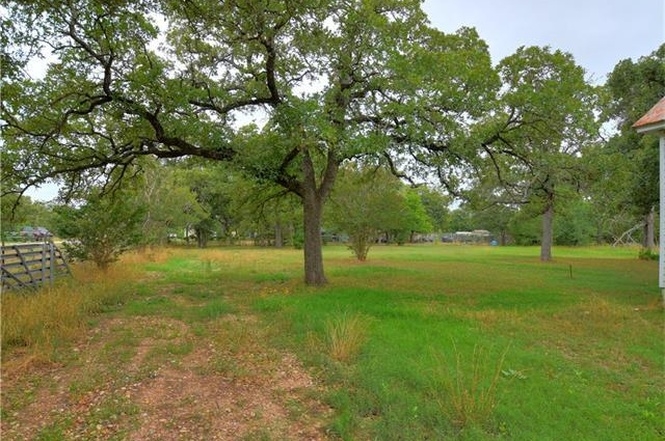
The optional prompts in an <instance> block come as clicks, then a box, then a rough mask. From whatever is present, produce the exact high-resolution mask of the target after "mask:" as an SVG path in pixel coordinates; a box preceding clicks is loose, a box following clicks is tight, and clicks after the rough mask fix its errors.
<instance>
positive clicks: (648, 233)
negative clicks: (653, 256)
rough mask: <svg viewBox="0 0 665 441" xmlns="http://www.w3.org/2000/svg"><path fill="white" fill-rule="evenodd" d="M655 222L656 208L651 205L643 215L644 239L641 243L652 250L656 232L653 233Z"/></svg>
mask: <svg viewBox="0 0 665 441" xmlns="http://www.w3.org/2000/svg"><path fill="white" fill-rule="evenodd" d="M655 223H656V209H655V207H651V211H650V212H649V214H647V215H646V216H644V241H643V243H642V245H643V246H644V248H646V249H647V250H649V251H654V250H655V249H656V233H655Z"/></svg>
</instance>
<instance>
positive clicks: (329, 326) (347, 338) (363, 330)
mask: <svg viewBox="0 0 665 441" xmlns="http://www.w3.org/2000/svg"><path fill="white" fill-rule="evenodd" d="M325 330H326V343H327V349H328V353H329V355H330V357H331V358H332V359H333V360H336V361H340V362H343V363H348V362H350V361H352V360H353V359H354V358H355V357H356V356H357V355H358V354H359V353H360V350H361V348H362V345H363V344H364V343H365V340H366V338H367V330H368V324H367V320H366V319H365V318H364V317H363V316H362V315H360V314H349V313H343V314H339V315H336V316H334V317H330V318H328V319H327V320H326V322H325Z"/></svg>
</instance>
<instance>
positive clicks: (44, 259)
mask: <svg viewBox="0 0 665 441" xmlns="http://www.w3.org/2000/svg"><path fill="white" fill-rule="evenodd" d="M47 256H48V253H47V252H46V242H42V276H41V282H42V284H44V283H46V279H47V273H46V270H47V269H48V267H47V266H46V257H47Z"/></svg>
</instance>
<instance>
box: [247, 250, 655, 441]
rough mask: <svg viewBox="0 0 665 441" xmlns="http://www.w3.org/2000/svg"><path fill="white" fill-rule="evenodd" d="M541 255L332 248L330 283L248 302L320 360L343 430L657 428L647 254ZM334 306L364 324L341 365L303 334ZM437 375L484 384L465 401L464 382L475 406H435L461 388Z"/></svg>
mask: <svg viewBox="0 0 665 441" xmlns="http://www.w3.org/2000/svg"><path fill="white" fill-rule="evenodd" d="M555 252H556V255H557V259H556V261H555V262H553V263H551V264H543V263H540V262H539V261H538V260H537V249H535V248H483V247H445V246H437V247H402V248H399V247H382V248H377V249H375V250H372V253H371V254H370V259H369V260H368V262H367V263H366V264H358V263H356V262H353V261H352V260H351V259H350V258H345V257H344V256H343V255H340V253H339V250H337V249H331V250H328V255H327V262H328V273H329V276H330V279H331V281H332V282H331V284H330V286H328V287H326V288H324V289H323V290H312V289H297V290H295V292H294V293H292V294H291V295H289V296H288V297H282V296H270V297H266V298H262V299H260V300H258V301H256V303H255V309H256V310H257V311H259V312H261V313H263V314H264V315H267V317H268V318H267V319H268V320H271V321H275V322H279V323H282V324H283V326H284V327H285V329H286V330H287V331H288V332H287V333H286V334H285V335H288V338H282V344H284V345H287V346H288V347H290V348H292V349H294V350H298V348H305V349H304V350H300V353H301V354H302V356H303V357H304V358H306V359H308V360H310V363H312V364H314V365H316V366H319V367H321V366H324V368H325V370H324V372H326V375H327V376H328V377H327V378H328V379H329V381H330V387H331V388H332V392H331V394H330V396H329V400H330V403H331V404H332V405H333V406H334V407H335V408H336V409H337V412H338V416H337V417H336V419H335V420H334V421H333V422H332V423H331V429H332V430H333V431H335V432H336V433H337V434H338V436H339V437H340V438H342V439H382V440H392V439H395V440H401V439H413V440H418V439H442V438H445V439H483V440H484V439H500V438H508V439H515V440H533V439H539V440H547V439H552V440H557V439H598V440H624V439H634V437H635V434H636V433H639V434H640V435H639V437H640V438H639V439H645V440H650V439H654V440H655V439H660V438H661V437H662V436H663V435H664V434H665V429H664V428H663V424H662V421H663V419H662V417H663V416H664V415H663V402H664V397H663V394H662V391H663V379H662V372H663V344H662V335H663V327H662V309H661V308H660V307H659V303H658V302H659V294H658V289H657V280H656V276H657V268H656V265H654V264H653V263H649V262H644V261H639V260H637V259H636V257H635V254H634V253H633V252H632V251H631V252H626V250H624V249H611V248H584V249H563V250H558V249H557V250H556V251H555ZM571 266H572V277H571ZM335 313H337V314H349V313H353V314H359V315H362V316H364V317H367V318H369V322H370V323H371V326H370V330H369V332H368V335H367V339H366V342H365V344H364V347H363V349H362V352H361V354H360V356H359V357H357V361H356V363H355V364H354V365H353V366H352V367H351V368H343V367H342V368H340V367H339V366H337V365H332V364H330V363H329V362H328V361H327V360H326V358H325V357H324V356H322V355H321V350H320V348H319V347H317V346H316V345H312V344H309V345H308V344H307V342H308V340H309V341H312V340H313V341H315V342H316V341H318V340H319V339H320V338H324V336H325V332H326V330H325V325H324V324H325V323H326V320H330V318H329V317H330V315H331V314H335ZM312 335H314V337H312ZM478 348H481V349H480V350H481V351H482V354H483V356H482V357H478V356H477V354H478V351H479V349H478ZM474 353H475V354H476V355H474ZM442 365H443V366H442ZM497 366H499V367H500V369H499V371H500V372H501V375H500V376H499V377H496V372H497V370H496V369H497ZM442 373H447V374H448V375H449V377H450V378H448V379H446V378H445V375H443V374H442ZM481 373H482V375H481ZM452 377H454V378H452ZM437 378H438V379H439V381H437V380H436V379H437ZM443 379H446V380H450V382H452V383H449V384H453V385H456V384H457V382H458V381H461V382H468V383H470V384H471V386H469V387H468V389H469V390H471V389H473V387H472V386H473V384H477V385H478V388H477V389H480V388H481V386H482V385H483V384H485V385H491V384H494V387H495V389H494V390H493V396H492V397H491V400H490V401H491V402H490V403H489V404H486V405H484V408H483V409H480V408H481V407H483V405H482V403H480V401H482V399H483V398H482V394H481V393H480V392H476V398H475V401H476V402H475V403H474V402H473V401H474V398H473V397H467V398H468V399H467V401H470V402H469V403H467V404H466V407H467V409H470V410H468V412H469V413H474V412H475V413H477V414H478V415H470V416H469V418H466V419H464V418H460V416H459V412H457V411H455V410H454V407H455V406H454V405H452V404H451V405H449V404H450V403H454V402H455V400H460V399H461V398H460V397H462V398H464V397H463V395H464V393H465V392H459V390H458V393H457V397H456V396H454V395H455V394H454V393H451V387H450V386H448V387H443V386H442V384H443V383H445V382H443V383H442V381H440V380H443ZM469 394H470V395H473V394H472V393H471V392H469ZM451 406H452V408H453V409H452V410H451ZM460 406H463V404H459V403H458V405H457V407H458V408H459V407H460ZM473 406H477V407H478V410H473ZM488 409H490V410H491V411H488ZM460 420H463V421H461V423H460Z"/></svg>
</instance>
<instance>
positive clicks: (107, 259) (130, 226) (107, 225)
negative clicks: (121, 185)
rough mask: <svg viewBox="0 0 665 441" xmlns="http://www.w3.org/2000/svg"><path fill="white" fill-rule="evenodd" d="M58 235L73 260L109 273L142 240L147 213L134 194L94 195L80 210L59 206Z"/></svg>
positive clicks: (91, 195) (90, 196) (92, 194)
mask: <svg viewBox="0 0 665 441" xmlns="http://www.w3.org/2000/svg"><path fill="white" fill-rule="evenodd" d="M56 213H57V215H58V219H57V231H58V233H59V235H60V237H62V238H64V239H67V241H65V243H64V244H63V245H64V248H65V250H66V252H67V254H68V256H69V257H70V258H77V259H82V260H90V261H92V262H94V263H95V264H96V265H97V266H98V267H99V268H101V269H106V268H108V266H109V265H110V264H111V263H113V262H115V261H116V260H117V259H118V256H120V255H121V254H122V253H124V252H125V251H127V250H129V249H130V248H131V247H132V246H134V245H136V244H138V243H139V242H140V240H141V229H140V225H141V221H142V219H143V214H144V209H143V207H142V206H140V205H139V204H138V203H137V201H136V199H134V198H132V195H131V194H128V193H121V192H120V191H118V192H116V193H112V194H107V195H102V194H100V193H97V192H93V193H91V194H90V195H89V196H88V198H87V200H86V201H85V203H84V204H83V205H81V206H80V207H73V206H66V205H65V206H60V207H57V208H56Z"/></svg>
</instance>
